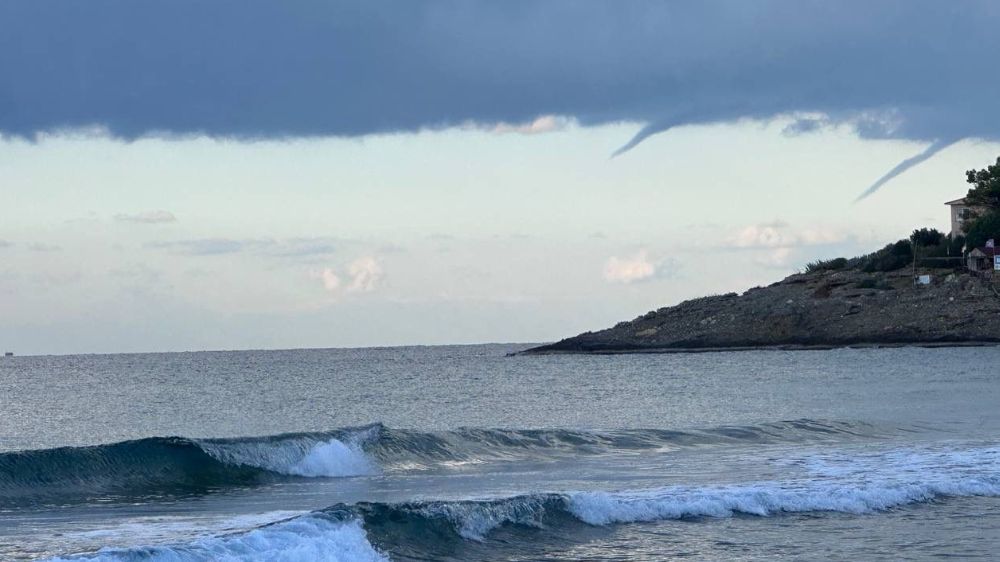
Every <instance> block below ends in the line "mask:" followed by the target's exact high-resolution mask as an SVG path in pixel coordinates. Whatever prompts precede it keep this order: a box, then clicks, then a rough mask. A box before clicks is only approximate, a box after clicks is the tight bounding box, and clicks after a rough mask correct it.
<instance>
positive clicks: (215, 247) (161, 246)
mask: <svg viewBox="0 0 1000 562" xmlns="http://www.w3.org/2000/svg"><path fill="white" fill-rule="evenodd" d="M342 242H343V241H341V240H339V239H336V238H330V237H317V238H289V239H286V240H275V239H271V238H198V239H193V240H160V241H155V242H149V243H147V244H146V245H145V246H146V247H147V248H152V249H158V250H168V251H171V252H174V253H177V254H184V255H191V256H213V255H224V254H237V253H242V252H252V253H256V254H260V255H263V256H267V257H274V258H304V257H312V256H327V255H330V254H333V253H334V252H336V251H337V245H338V244H339V243H342Z"/></svg>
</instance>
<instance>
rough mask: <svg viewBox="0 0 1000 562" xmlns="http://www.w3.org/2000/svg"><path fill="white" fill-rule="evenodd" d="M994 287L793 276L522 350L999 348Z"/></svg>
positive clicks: (827, 274)
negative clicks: (993, 345)
mask: <svg viewBox="0 0 1000 562" xmlns="http://www.w3.org/2000/svg"><path fill="white" fill-rule="evenodd" d="M996 287H997V286H996V285H994V284H991V282H990V281H989V280H987V279H984V278H980V277H975V276H972V275H970V274H968V273H954V272H951V271H947V270H941V271H937V272H934V273H933V274H932V283H931V284H930V285H914V284H913V280H912V276H911V273H910V271H909V268H906V269H904V270H899V271H895V272H888V273H874V274H873V273H865V272H862V271H858V270H854V269H846V270H838V271H818V272H814V273H801V274H796V275H792V276H790V277H788V278H786V279H784V280H782V281H779V282H777V283H774V284H773V285H770V286H768V287H758V288H754V289H750V290H749V291H747V292H745V293H743V294H742V295H740V294H736V293H730V294H726V295H719V296H710V297H704V298H699V299H694V300H690V301H686V302H683V303H681V304H679V305H677V306H671V307H666V308H661V309H659V310H655V311H651V312H648V313H646V314H644V315H642V316H640V317H638V318H636V319H634V320H631V321H628V322H621V323H619V324H618V325H617V326H615V327H613V328H608V329H606V330H601V331H598V332H586V333H583V334H580V335H578V336H575V337H572V338H568V339H564V340H562V341H559V342H556V343H554V344H550V345H544V346H541V347H537V348H534V349H530V350H528V351H526V352H525V353H574V352H575V353H626V352H671V351H708V350H712V349H720V348H722V349H741V348H758V347H778V348H782V347H784V348H808V347H840V346H854V345H859V346H860V345H961V344H974V343H1000V293H998V292H997V289H996Z"/></svg>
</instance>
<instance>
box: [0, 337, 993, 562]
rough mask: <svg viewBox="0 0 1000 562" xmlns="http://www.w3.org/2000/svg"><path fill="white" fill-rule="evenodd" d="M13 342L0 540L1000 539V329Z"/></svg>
mask: <svg viewBox="0 0 1000 562" xmlns="http://www.w3.org/2000/svg"><path fill="white" fill-rule="evenodd" d="M517 349H519V347H517V346H496V345H490V346H458V347H426V348H387V349H358V350H299V351H247V352H212V353H179V354H141V355H108V356H67V357H14V358H5V359H3V360H2V361H0V388H3V392H2V393H0V559H3V560H8V559H12V560H18V559H25V560H30V559H76V560H288V561H292V560H396V561H405V560H484V561H485V560H663V559H667V558H672V557H681V556H683V557H686V558H691V559H695V560H717V559H747V560H754V559H775V558H787V559H796V560H801V559H824V560H825V559H830V558H846V559H864V560H876V559H884V560H897V559H900V558H908V559H924V558H926V559H930V558H937V557H942V556H953V557H958V558H975V557H981V558H985V559H990V558H992V557H993V556H995V552H997V551H998V550H1000V409H998V407H997V406H998V405H1000V348H956V349H884V350H876V349H867V350H846V349H845V350H833V351H799V352H780V351H760V352H733V353H705V354H695V355H635V356H600V357H587V356H571V355H562V356H547V357H506V354H507V353H508V352H511V351H515V350H517Z"/></svg>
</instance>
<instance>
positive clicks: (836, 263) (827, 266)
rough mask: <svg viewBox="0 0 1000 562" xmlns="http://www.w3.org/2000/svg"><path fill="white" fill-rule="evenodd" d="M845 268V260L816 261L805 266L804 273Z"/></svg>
mask: <svg viewBox="0 0 1000 562" xmlns="http://www.w3.org/2000/svg"><path fill="white" fill-rule="evenodd" d="M845 267H847V258H833V259H832V260H816V261H814V262H809V263H807V264H806V273H814V272H817V271H835V270H838V269H844V268H845Z"/></svg>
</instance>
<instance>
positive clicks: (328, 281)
mask: <svg viewBox="0 0 1000 562" xmlns="http://www.w3.org/2000/svg"><path fill="white" fill-rule="evenodd" d="M314 277H316V278H318V279H319V280H320V281H321V282H322V283H323V288H324V289H326V290H327V291H330V292H334V291H336V290H337V289H339V288H340V276H338V275H337V272H335V271H334V270H333V269H330V268H329V267H327V268H324V269H323V270H322V271H319V272H316V273H315V274H314Z"/></svg>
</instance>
